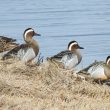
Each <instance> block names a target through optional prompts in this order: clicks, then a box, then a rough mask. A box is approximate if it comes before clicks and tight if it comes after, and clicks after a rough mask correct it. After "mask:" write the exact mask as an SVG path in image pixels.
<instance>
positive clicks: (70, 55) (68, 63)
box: [47, 41, 84, 69]
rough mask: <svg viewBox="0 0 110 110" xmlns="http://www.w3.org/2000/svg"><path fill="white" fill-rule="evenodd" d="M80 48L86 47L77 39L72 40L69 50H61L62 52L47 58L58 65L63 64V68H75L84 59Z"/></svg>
mask: <svg viewBox="0 0 110 110" xmlns="http://www.w3.org/2000/svg"><path fill="white" fill-rule="evenodd" d="M79 49H84V48H83V47H80V46H79V44H78V43H77V42H76V41H71V42H69V44H68V49H67V50H65V51H61V52H60V53H58V54H56V55H54V56H52V57H50V58H47V60H49V61H52V62H54V63H56V64H58V66H60V65H61V66H60V67H62V68H65V69H73V68H74V67H75V66H77V65H78V64H79V63H80V62H81V60H82V56H81V54H80V52H79Z"/></svg>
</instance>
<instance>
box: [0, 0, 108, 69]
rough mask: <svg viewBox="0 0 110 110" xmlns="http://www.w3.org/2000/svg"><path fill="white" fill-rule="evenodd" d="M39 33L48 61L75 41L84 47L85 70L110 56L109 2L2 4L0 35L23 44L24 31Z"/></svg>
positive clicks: (19, 0)
mask: <svg viewBox="0 0 110 110" xmlns="http://www.w3.org/2000/svg"><path fill="white" fill-rule="evenodd" d="M28 27H32V28H34V29H35V31H37V32H38V33H40V34H41V35H42V36H41V37H35V39H36V40H38V41H39V44H40V49H41V53H42V55H43V56H44V57H45V58H46V57H48V56H51V55H54V54H56V53H58V52H59V51H61V50H65V49H66V48H67V45H68V42H69V41H71V40H76V41H77V42H78V43H79V45H81V46H82V47H84V48H85V49H84V50H81V52H82V55H83V61H82V63H81V66H82V67H85V66H87V65H89V64H90V63H92V62H93V61H94V60H105V59H106V57H107V56H108V55H110V0H106V1H105V0H1V1H0V35H5V36H8V37H12V38H16V39H17V41H18V42H19V43H23V42H24V41H23V38H22V36H23V35H22V34H23V31H24V30H25V29H26V28H28Z"/></svg>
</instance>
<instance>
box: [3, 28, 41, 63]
mask: <svg viewBox="0 0 110 110" xmlns="http://www.w3.org/2000/svg"><path fill="white" fill-rule="evenodd" d="M33 36H41V35H40V34H38V33H36V32H35V31H34V29H32V28H27V29H26V30H25V31H24V33H23V38H24V41H25V43H23V44H20V45H18V46H17V47H15V48H13V49H12V50H10V51H9V52H8V53H6V54H5V55H4V56H3V57H2V59H3V60H6V59H9V58H12V57H17V58H19V59H20V60H21V61H22V62H23V63H25V64H31V63H35V62H33V61H34V58H35V57H36V56H37V55H38V53H39V43H38V42H37V41H36V40H34V39H33Z"/></svg>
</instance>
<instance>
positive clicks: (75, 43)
mask: <svg viewBox="0 0 110 110" xmlns="http://www.w3.org/2000/svg"><path fill="white" fill-rule="evenodd" d="M77 44H78V43H77V42H74V43H72V44H70V46H69V50H70V51H71V48H72V46H73V45H77Z"/></svg>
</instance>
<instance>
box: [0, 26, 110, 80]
mask: <svg viewBox="0 0 110 110" xmlns="http://www.w3.org/2000/svg"><path fill="white" fill-rule="evenodd" d="M34 36H41V34H39V33H37V32H36V31H35V30H34V29H32V28H27V29H25V31H24V33H23V39H24V42H25V43H23V44H18V43H16V39H12V38H9V37H4V36H0V55H1V54H2V60H7V59H10V58H13V57H14V58H15V57H16V58H18V59H19V60H21V62H23V63H25V64H27V65H28V64H30V65H31V64H36V61H35V60H34V59H35V58H36V57H38V54H39V43H38V42H37V41H36V40H34V39H33V37H34ZM80 49H84V48H83V47H82V46H80V45H79V43H78V42H77V41H75V40H72V41H70V42H69V43H68V45H67V49H64V50H63V51H60V52H58V53H57V54H55V55H53V56H51V57H48V58H47V61H49V62H52V63H55V64H57V65H58V66H59V67H61V68H63V69H68V70H70V69H74V68H75V67H76V66H77V65H78V64H80V62H81V61H82V55H81V53H80V51H79V50H80ZM83 70H84V71H86V73H88V74H89V75H90V76H91V77H92V78H93V79H96V80H101V81H105V80H109V79H110V56H108V57H107V58H106V61H105V62H100V61H99V62H95V63H93V64H91V65H90V66H88V67H87V68H85V69H83Z"/></svg>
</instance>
